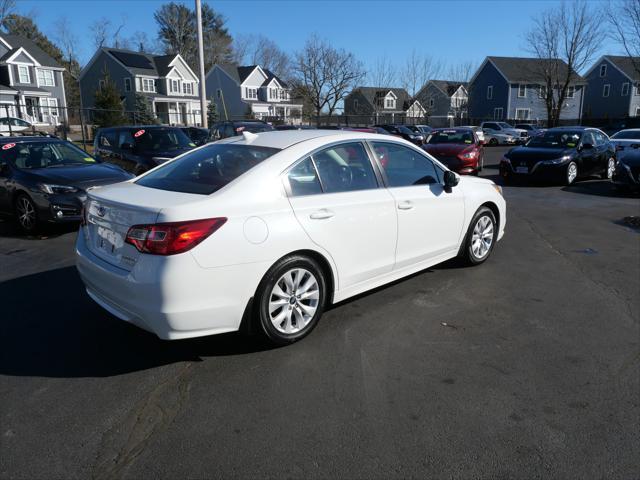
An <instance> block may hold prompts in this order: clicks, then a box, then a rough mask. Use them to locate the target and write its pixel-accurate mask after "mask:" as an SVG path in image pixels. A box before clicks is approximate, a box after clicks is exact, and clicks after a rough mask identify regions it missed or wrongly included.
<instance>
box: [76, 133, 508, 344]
mask: <svg viewBox="0 0 640 480" xmlns="http://www.w3.org/2000/svg"><path fill="white" fill-rule="evenodd" d="M505 220H506V207H505V201H504V199H503V197H502V191H501V189H500V187H499V186H497V185H495V184H494V183H493V182H491V181H489V180H485V179H480V178H476V177H470V176H467V177H460V176H458V175H457V174H455V173H454V172H452V171H449V170H447V168H446V167H444V166H443V165H442V164H441V163H439V162H438V161H437V160H435V159H434V158H433V157H431V156H429V155H428V154H426V153H425V152H424V151H422V150H421V149H420V148H418V147H416V146H415V145H413V144H411V143H409V142H407V141H405V140H402V139H400V138H396V137H391V136H388V135H378V134H371V133H361V132H356V131H353V132H347V131H335V130H291V131H282V132H280V131H278V132H266V133H260V134H252V133H248V132H247V133H244V134H243V135H242V136H238V137H232V138H229V139H226V140H222V141H219V142H215V143H209V144H207V145H205V146H203V147H200V148H198V149H195V150H192V151H190V152H188V153H185V154H183V155H181V156H179V157H177V158H175V159H174V160H170V161H169V162H166V163H164V164H162V165H160V166H158V167H156V168H154V169H153V170H150V171H149V172H147V173H145V174H143V175H141V176H139V177H137V178H134V179H132V180H130V181H127V182H124V183H119V184H116V185H110V186H104V187H96V188H93V189H90V190H89V192H88V198H87V202H86V203H85V210H84V213H83V220H82V225H81V227H80V232H79V234H78V240H77V245H76V253H77V266H78V271H79V272H80V276H81V277H82V280H83V281H84V283H85V285H86V288H87V293H88V294H89V296H90V297H91V298H92V299H93V300H95V301H96V302H97V303H98V304H99V305H101V306H102V307H104V308H105V309H106V310H108V311H109V312H111V313H112V314H113V315H115V316H116V317H118V318H120V319H122V320H125V321H127V322H131V323H133V324H135V325H138V326H139V327H141V328H143V329H146V330H148V331H151V332H153V333H155V334H156V335H157V336H158V337H160V338H163V339H181V338H189V337H197V336H202V335H211V334H217V333H223V332H231V331H236V330H241V329H242V330H244V327H245V326H249V327H251V328H253V329H257V330H259V331H262V332H263V333H264V334H265V335H266V336H267V337H268V338H269V339H270V340H271V341H273V342H274V343H277V344H286V343H290V342H294V341H296V340H299V339H300V338H302V337H304V336H305V335H307V334H308V333H309V332H310V331H311V330H312V329H313V328H314V327H315V325H316V324H317V323H318V320H319V319H320V316H321V315H322V312H323V310H324V309H325V308H326V307H327V306H328V305H329V304H332V303H336V302H341V301H342V300H345V299H347V298H349V297H353V296H354V295H358V294H360V293H362V292H366V291H367V290H371V289H373V288H376V287H378V286H380V285H383V284H386V283H389V282H392V281H394V280H397V279H399V278H402V277H406V276H407V275H411V274H412V273H414V272H417V271H420V270H423V269H425V268H427V267H429V266H431V265H434V264H437V263H440V262H443V261H445V260H448V259H450V258H453V257H456V256H457V257H460V258H461V259H462V260H463V261H465V262H467V263H468V264H470V265H475V264H480V263H482V262H484V261H485V260H486V259H487V258H488V257H489V255H490V254H491V251H492V249H493V247H494V246H495V244H496V242H497V241H498V240H500V238H501V237H502V235H503V234H504V227H505Z"/></svg>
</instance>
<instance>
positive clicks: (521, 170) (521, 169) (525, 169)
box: [516, 167, 529, 173]
mask: <svg viewBox="0 0 640 480" xmlns="http://www.w3.org/2000/svg"><path fill="white" fill-rule="evenodd" d="M516 173H529V167H516Z"/></svg>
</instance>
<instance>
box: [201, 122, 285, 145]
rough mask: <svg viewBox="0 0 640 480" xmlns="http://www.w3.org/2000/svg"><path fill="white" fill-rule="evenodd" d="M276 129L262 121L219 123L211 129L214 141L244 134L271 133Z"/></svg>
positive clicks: (211, 136) (211, 137)
mask: <svg viewBox="0 0 640 480" xmlns="http://www.w3.org/2000/svg"><path fill="white" fill-rule="evenodd" d="M272 130H274V128H273V127H272V126H271V125H269V124H268V123H266V122H263V121H261V120H241V121H235V122H219V123H216V124H214V125H213V126H212V127H211V135H210V139H211V140H212V141H215V140H221V139H223V138H229V137H235V136H236V135H242V132H251V133H260V132H270V131H272Z"/></svg>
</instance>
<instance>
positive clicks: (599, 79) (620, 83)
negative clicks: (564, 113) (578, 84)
mask: <svg viewBox="0 0 640 480" xmlns="http://www.w3.org/2000/svg"><path fill="white" fill-rule="evenodd" d="M634 62H635V64H636V65H640V57H638V58H635V59H634V60H632V59H631V58H629V57H616V56H613V55H605V56H604V57H602V58H600V59H599V60H598V61H597V62H596V63H595V64H594V65H593V66H592V67H591V68H590V69H589V71H587V73H586V74H585V78H586V79H587V91H586V93H585V97H584V115H585V117H589V118H624V117H627V116H629V117H640V73H639V72H638V71H637V70H636V69H635V68H634Z"/></svg>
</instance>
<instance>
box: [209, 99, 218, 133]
mask: <svg viewBox="0 0 640 480" xmlns="http://www.w3.org/2000/svg"><path fill="white" fill-rule="evenodd" d="M217 121H218V106H217V105H216V102H215V101H214V100H213V98H211V99H210V100H209V105H208V106H207V123H208V124H209V126H211V125H213V124H214V123H216V122H217Z"/></svg>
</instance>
